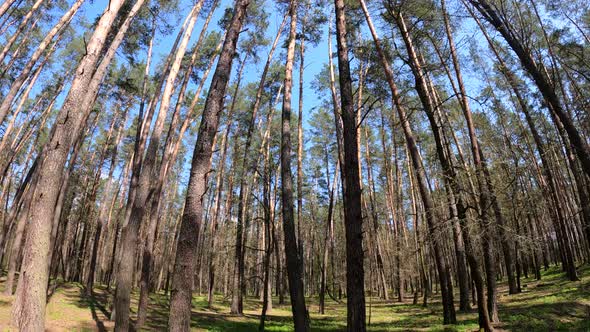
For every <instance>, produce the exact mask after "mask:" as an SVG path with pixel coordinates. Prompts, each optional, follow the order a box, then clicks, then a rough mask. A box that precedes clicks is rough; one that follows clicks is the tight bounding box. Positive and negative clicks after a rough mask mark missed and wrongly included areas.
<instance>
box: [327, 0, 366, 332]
mask: <svg viewBox="0 0 590 332" xmlns="http://www.w3.org/2000/svg"><path fill="white" fill-rule="evenodd" d="M334 6H335V7H336V40H337V42H338V74H339V79H340V105H341V114H340V116H341V117H342V125H343V126H342V134H343V138H344V140H343V143H344V144H343V146H344V164H343V165H342V168H341V177H342V183H346V186H345V187H344V226H345V230H346V295H347V297H348V300H347V301H346V307H347V330H348V331H361V332H362V331H366V325H365V324H366V322H365V319H366V318H365V316H366V314H365V289H364V284H365V278H364V268H363V255H364V253H363V216H362V208H361V188H360V174H359V159H358V154H359V151H358V149H359V146H358V141H357V135H358V131H357V123H356V115H355V111H354V100H353V94H352V77H351V75H350V63H349V59H348V45H347V28H346V16H345V7H344V0H335V1H334Z"/></svg>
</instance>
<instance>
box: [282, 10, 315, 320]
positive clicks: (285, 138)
mask: <svg viewBox="0 0 590 332" xmlns="http://www.w3.org/2000/svg"><path fill="white" fill-rule="evenodd" d="M289 16H290V17H291V26H290V33H289V43H288V48H287V62H286V64H285V83H284V87H285V92H284V94H283V111H282V116H281V123H282V131H281V193H282V195H281V199H282V212H283V233H284V236H285V255H286V259H287V277H288V279H289V294H290V295H291V311H292V312H293V323H294V325H295V331H309V330H310V324H309V314H308V312H307V308H306V306H305V296H304V288H303V269H302V262H301V257H300V256H299V246H298V244H297V238H296V235H295V218H294V213H293V212H294V211H293V205H294V201H293V175H292V173H291V90H292V87H293V61H294V57H295V37H296V34H297V1H296V0H291V1H290V7H289Z"/></svg>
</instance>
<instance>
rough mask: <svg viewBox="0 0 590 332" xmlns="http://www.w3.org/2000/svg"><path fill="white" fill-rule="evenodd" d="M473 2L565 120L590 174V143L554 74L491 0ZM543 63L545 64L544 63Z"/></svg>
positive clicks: (566, 127) (565, 125)
mask: <svg viewBox="0 0 590 332" xmlns="http://www.w3.org/2000/svg"><path fill="white" fill-rule="evenodd" d="M467 1H469V3H471V4H472V5H473V6H474V7H475V8H476V9H477V10H478V11H479V12H480V13H481V14H482V15H483V17H484V18H485V20H486V21H488V22H489V23H490V24H491V25H493V26H494V28H495V29H496V30H498V32H499V33H500V34H501V35H502V37H504V39H505V40H506V42H507V43H508V45H510V48H512V50H513V51H514V53H516V55H517V56H518V58H519V60H520V62H521V63H522V66H523V67H524V69H525V70H526V71H527V72H528V73H529V74H530V75H531V77H532V79H533V81H534V82H535V84H536V85H537V88H538V89H539V91H540V92H541V94H542V95H543V98H544V99H545V101H546V102H547V103H548V104H549V105H550V106H551V108H552V110H553V112H555V114H556V115H557V118H559V120H560V121H561V123H562V124H563V127H564V128H565V130H566V132H567V135H568V138H569V139H570V142H571V144H572V146H573V147H574V148H575V150H576V154H577V155H578V158H580V162H581V163H582V165H583V166H584V167H583V169H584V171H585V172H586V175H589V176H590V147H589V146H588V143H587V142H586V140H585V139H584V138H583V137H582V135H581V134H580V132H579V131H578V129H577V128H576V127H575V125H574V122H573V121H572V118H571V117H570V115H569V114H568V113H567V112H566V110H565V109H564V107H563V103H562V101H561V100H560V99H559V96H558V95H557V93H556V92H555V87H554V86H553V85H552V84H551V80H550V78H549V77H548V76H547V74H546V72H545V71H543V70H542V69H541V67H540V66H539V65H538V64H537V62H536V61H535V59H533V56H532V54H531V52H530V51H528V50H527V48H526V47H525V45H523V42H522V41H521V40H519V39H518V35H519V34H518V32H516V31H514V29H513V28H512V26H511V25H510V24H509V23H508V22H507V20H506V19H505V18H503V17H501V16H500V14H499V12H498V10H497V9H496V8H495V6H494V5H492V4H490V3H489V2H488V1H487V0H467ZM541 66H542V64H541Z"/></svg>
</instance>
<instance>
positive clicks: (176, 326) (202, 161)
mask: <svg viewBox="0 0 590 332" xmlns="http://www.w3.org/2000/svg"><path fill="white" fill-rule="evenodd" d="M249 3H250V1H249V0H239V1H238V2H237V3H236V7H235V10H234V15H233V18H232V20H231V23H230V25H229V27H228V30H227V35H226V39H225V41H224V43H223V48H222V51H221V54H220V56H219V60H218V63H217V68H216V69H215V73H214V75H213V79H212V81H211V88H210V90H209V94H208V95H207V100H206V101H205V106H204V108H203V115H202V118H201V125H200V127H199V133H198V136H197V142H196V144H195V150H194V152H193V160H192V164H191V171H190V178H189V184H188V191H187V197H186V202H185V208H184V212H183V215H182V221H181V225H180V231H179V235H178V245H177V248H176V260H175V263H174V272H173V276H172V290H171V298H170V316H169V320H168V328H169V329H170V331H188V330H189V327H190V314H191V299H192V289H193V276H194V271H195V266H194V262H195V249H196V248H197V244H198V241H202V239H199V236H200V230H201V220H202V213H203V206H202V198H203V195H204V193H205V191H206V188H207V175H208V174H209V168H210V167H211V154H212V147H213V140H214V137H215V133H216V132H217V126H218V123H219V116H220V114H221V110H222V108H223V99H224V96H225V89H226V86H227V82H228V81H229V76H230V74H231V67H232V62H233V56H234V53H235V50H236V44H237V41H238V37H239V33H240V30H241V27H242V24H243V21H244V18H245V16H246V8H247V7H248V5H249Z"/></svg>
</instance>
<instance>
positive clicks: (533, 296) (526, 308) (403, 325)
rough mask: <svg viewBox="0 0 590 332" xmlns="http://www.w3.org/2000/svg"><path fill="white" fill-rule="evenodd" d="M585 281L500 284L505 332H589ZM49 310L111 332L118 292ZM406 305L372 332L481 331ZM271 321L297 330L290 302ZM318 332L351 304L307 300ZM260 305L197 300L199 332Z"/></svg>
mask: <svg viewBox="0 0 590 332" xmlns="http://www.w3.org/2000/svg"><path fill="white" fill-rule="evenodd" d="M580 276H581V277H580V281H575V282H572V281H568V280H567V279H566V278H565V277H564V275H563V273H561V271H560V269H559V268H558V267H552V268H550V269H549V270H547V271H544V272H543V278H542V280H540V281H536V280H534V279H532V278H526V279H522V285H523V292H522V293H520V294H517V295H508V291H507V288H506V286H505V285H504V284H501V286H500V298H499V302H500V319H501V321H502V322H501V323H499V324H497V326H496V327H497V328H498V329H499V330H505V331H590V266H584V267H582V268H581V269H580ZM54 288H55V290H54V291H53V293H52V294H51V295H50V298H49V302H48V306H47V323H46V326H47V330H48V331H112V330H113V322H112V321H110V320H109V318H110V307H111V301H112V296H111V295H112V294H111V292H109V291H107V290H106V288H104V287H100V286H99V287H98V288H97V289H96V292H95V295H94V296H93V297H85V296H83V294H84V292H83V289H82V286H81V285H79V284H75V283H65V284H61V283H60V284H58V285H56V286H55V287H54ZM137 297H138V294H136V293H134V294H133V300H132V317H135V315H136V308H137ZM13 300H14V297H12V296H10V297H9V296H3V295H0V331H10V330H11V329H10V327H9V323H10V306H11V303H12V301H13ZM406 301H407V303H403V304H402V303H395V302H392V301H389V302H385V301H383V300H380V299H376V298H371V299H367V320H368V321H370V325H369V330H370V331H477V329H478V326H477V312H476V311H475V310H473V311H471V312H467V313H461V312H459V313H458V314H457V324H455V325H450V326H449V325H448V326H444V325H443V324H442V307H441V305H440V302H438V298H437V297H436V295H435V296H434V298H432V299H431V300H430V304H429V306H428V307H426V308H424V307H422V306H421V305H413V304H410V303H411V301H412V300H411V299H410V298H407V299H406ZM277 302H278V299H276V298H273V309H272V311H271V312H270V313H269V315H268V320H267V323H266V330H267V331H274V332H279V331H292V330H293V327H292V323H291V311H290V306H289V305H288V301H287V303H286V304H284V305H279V304H277ZM308 303H309V304H310V307H309V310H310V315H311V322H312V330H313V331H321V332H329V331H343V330H344V329H345V328H346V305H345V304H344V303H337V302H334V301H331V300H330V301H328V303H327V306H326V314H325V315H320V314H318V313H317V311H318V302H317V298H310V299H308ZM260 308H261V303H260V301H259V300H257V299H255V298H247V299H245V303H244V316H241V317H236V316H232V315H230V314H229V300H228V299H225V298H223V297H222V296H221V295H216V298H215V304H214V305H213V307H212V308H207V301H206V298H205V297H204V296H195V297H194V299H193V315H192V326H193V330H194V331H256V330H257V329H258V319H259V318H258V315H259V313H260ZM167 320H168V297H167V296H166V295H164V294H153V295H152V296H151V301H150V307H149V313H148V321H147V325H146V327H145V330H151V331H163V330H166V325H167Z"/></svg>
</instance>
